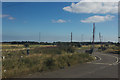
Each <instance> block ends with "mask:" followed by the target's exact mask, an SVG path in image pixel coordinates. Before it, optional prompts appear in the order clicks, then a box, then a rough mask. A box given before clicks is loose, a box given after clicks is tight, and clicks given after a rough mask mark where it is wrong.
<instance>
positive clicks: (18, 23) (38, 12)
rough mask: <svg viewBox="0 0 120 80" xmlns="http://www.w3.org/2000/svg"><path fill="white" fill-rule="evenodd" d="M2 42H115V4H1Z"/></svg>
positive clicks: (116, 27) (116, 38)
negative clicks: (93, 33)
mask: <svg viewBox="0 0 120 80" xmlns="http://www.w3.org/2000/svg"><path fill="white" fill-rule="evenodd" d="M0 18H2V36H3V37H2V39H3V41H23V40H24V41H39V33H40V41H42V42H54V41H65V42H66V41H70V36H71V35H70V34H71V32H72V34H73V41H79V42H80V41H92V28H93V23H94V22H95V27H96V28H95V41H99V33H101V35H102V36H103V39H102V41H113V42H117V41H118V4H117V3H113V2H105V3H101V2H97V3H96V2H82V1H81V2H78V3H77V2H75V3H71V2H4V3H3V4H2V15H0Z"/></svg>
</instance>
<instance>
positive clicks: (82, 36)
mask: <svg viewBox="0 0 120 80" xmlns="http://www.w3.org/2000/svg"><path fill="white" fill-rule="evenodd" d="M83 38H84V35H83V34H82V35H81V42H83Z"/></svg>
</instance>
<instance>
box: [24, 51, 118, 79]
mask: <svg viewBox="0 0 120 80" xmlns="http://www.w3.org/2000/svg"><path fill="white" fill-rule="evenodd" d="M93 55H94V56H96V60H95V61H93V62H88V63H84V64H78V65H74V66H71V67H69V68H66V69H60V70H57V71H52V72H43V73H33V74H29V75H27V76H24V77H25V78H118V61H119V60H118V55H117V54H109V53H108V54H107V53H106V54H105V53H100V52H95V53H94V54H93Z"/></svg>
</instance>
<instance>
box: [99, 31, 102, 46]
mask: <svg viewBox="0 0 120 80" xmlns="http://www.w3.org/2000/svg"><path fill="white" fill-rule="evenodd" d="M99 39H100V44H101V47H102V36H101V33H100V32H99Z"/></svg>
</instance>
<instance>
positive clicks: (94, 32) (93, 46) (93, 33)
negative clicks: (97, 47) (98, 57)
mask: <svg viewBox="0 0 120 80" xmlns="http://www.w3.org/2000/svg"><path fill="white" fill-rule="evenodd" d="M94 40H95V23H93V41H92V43H93V51H94Z"/></svg>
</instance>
